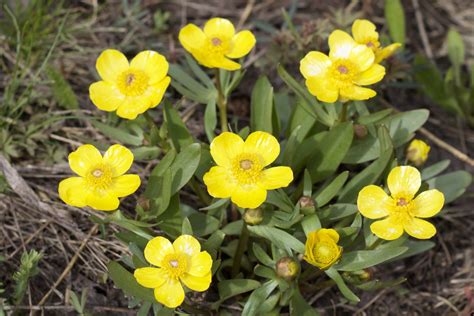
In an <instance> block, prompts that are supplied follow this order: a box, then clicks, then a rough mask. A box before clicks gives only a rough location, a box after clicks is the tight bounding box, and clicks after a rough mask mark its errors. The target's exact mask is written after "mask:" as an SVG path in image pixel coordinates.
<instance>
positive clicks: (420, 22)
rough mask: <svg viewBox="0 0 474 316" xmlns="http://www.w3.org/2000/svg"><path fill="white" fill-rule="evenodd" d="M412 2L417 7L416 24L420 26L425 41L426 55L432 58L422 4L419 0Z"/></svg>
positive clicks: (422, 38)
mask: <svg viewBox="0 0 474 316" xmlns="http://www.w3.org/2000/svg"><path fill="white" fill-rule="evenodd" d="M411 2H412V4H413V7H414V9H415V18H416V24H417V26H418V31H419V32H420V36H421V42H422V43H423V47H424V49H425V52H426V56H428V58H429V59H431V60H432V59H433V52H432V51H431V46H430V42H429V39H428V36H427V35H426V29H425V24H424V23H423V16H422V15H421V11H420V5H419V3H418V0H411Z"/></svg>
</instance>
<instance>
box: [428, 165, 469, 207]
mask: <svg viewBox="0 0 474 316" xmlns="http://www.w3.org/2000/svg"><path fill="white" fill-rule="evenodd" d="M471 182H472V175H471V174H470V173H469V172H467V171H464V170H459V171H454V172H450V173H448V174H444V175H442V176H439V177H436V178H432V179H430V180H428V181H426V183H428V185H429V186H430V189H438V190H440V191H441V192H443V194H444V199H445V201H444V203H445V204H447V203H450V202H452V201H454V200H455V199H457V198H458V197H460V196H461V195H462V194H463V193H464V192H465V191H466V189H467V187H468V186H469V185H470V184H471Z"/></svg>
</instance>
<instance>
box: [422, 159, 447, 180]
mask: <svg viewBox="0 0 474 316" xmlns="http://www.w3.org/2000/svg"><path fill="white" fill-rule="evenodd" d="M450 164H451V160H449V159H445V160H441V161H439V162H437V163H435V164H432V165H431V166H428V167H425V168H423V170H421V180H423V181H425V180H428V179H431V178H433V177H436V176H437V175H438V174H440V173H441V172H443V171H444V170H446V168H448V167H449V165H450Z"/></svg>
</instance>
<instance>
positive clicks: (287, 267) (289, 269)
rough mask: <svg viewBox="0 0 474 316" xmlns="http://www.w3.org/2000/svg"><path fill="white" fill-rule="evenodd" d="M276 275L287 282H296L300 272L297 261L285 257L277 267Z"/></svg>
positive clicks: (278, 262)
mask: <svg viewBox="0 0 474 316" xmlns="http://www.w3.org/2000/svg"><path fill="white" fill-rule="evenodd" d="M275 270H276V274H277V275H278V276H279V277H280V278H282V279H285V280H287V281H291V280H294V279H295V278H296V276H297V275H298V273H299V271H300V267H299V265H298V263H297V262H296V261H295V259H293V258H290V257H283V258H281V259H280V260H278V261H277V263H276V265H275Z"/></svg>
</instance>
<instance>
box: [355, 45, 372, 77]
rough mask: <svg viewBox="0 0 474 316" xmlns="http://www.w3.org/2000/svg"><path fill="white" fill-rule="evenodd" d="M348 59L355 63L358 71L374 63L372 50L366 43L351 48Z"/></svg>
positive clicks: (364, 69)
mask: <svg viewBox="0 0 474 316" xmlns="http://www.w3.org/2000/svg"><path fill="white" fill-rule="evenodd" d="M349 60H350V61H351V62H352V63H353V64H355V65H357V68H358V70H359V71H360V72H362V71H366V70H367V69H369V67H370V66H372V65H373V63H374V60H375V55H374V51H373V50H372V49H371V48H370V47H367V46H366V45H357V46H355V47H354V48H353V49H352V50H351V53H350V55H349Z"/></svg>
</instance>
